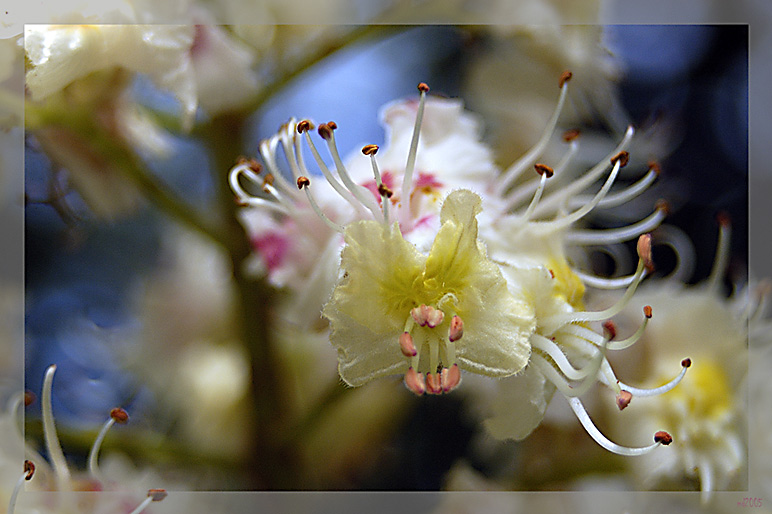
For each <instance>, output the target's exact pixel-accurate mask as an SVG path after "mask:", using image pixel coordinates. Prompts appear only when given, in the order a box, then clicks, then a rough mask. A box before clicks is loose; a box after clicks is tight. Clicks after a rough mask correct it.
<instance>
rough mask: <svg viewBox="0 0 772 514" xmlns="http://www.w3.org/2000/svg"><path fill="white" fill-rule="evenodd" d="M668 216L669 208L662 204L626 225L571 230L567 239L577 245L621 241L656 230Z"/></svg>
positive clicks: (567, 234)
mask: <svg viewBox="0 0 772 514" xmlns="http://www.w3.org/2000/svg"><path fill="white" fill-rule="evenodd" d="M666 217H667V209H666V208H664V206H660V207H658V208H657V209H656V210H655V211H654V212H653V213H651V214H650V215H649V216H647V217H646V218H644V219H642V220H640V221H638V222H636V223H632V224H630V225H627V226H624V227H620V228H609V229H601V230H598V229H591V230H569V231H568V232H567V233H566V241H567V242H569V243H571V244H575V245H600V244H611V243H621V242H622V241H629V240H630V239H633V238H634V237H637V236H640V235H641V234H644V233H646V232H650V231H652V230H654V229H655V228H657V227H658V226H659V224H660V223H662V221H663V220H664V219H665V218H666Z"/></svg>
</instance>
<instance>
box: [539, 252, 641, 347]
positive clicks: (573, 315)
mask: <svg viewBox="0 0 772 514" xmlns="http://www.w3.org/2000/svg"><path fill="white" fill-rule="evenodd" d="M645 271H646V270H645V266H644V262H643V260H642V259H639V260H638V269H636V271H635V275H634V279H633V282H632V283H631V284H630V286H629V287H628V288H627V290H626V291H625V293H624V295H622V298H620V299H619V300H618V301H617V302H616V303H615V304H614V305H612V306H611V307H609V308H608V309H604V310H602V311H595V312H587V311H578V312H566V313H560V314H555V315H553V316H549V317H547V318H546V319H545V320H544V321H543V322H542V326H543V327H544V333H545V335H549V334H551V333H552V332H554V331H555V330H557V328H559V327H561V326H563V325H567V324H569V323H577V322H580V321H602V320H604V319H607V318H611V317H613V316H615V315H616V314H619V312H620V311H621V310H622V309H624V307H625V306H626V305H627V303H628V302H629V301H630V299H631V298H632V297H633V294H635V290H636V289H637V288H638V284H640V283H641V280H643V277H644V276H645V275H646V273H645ZM549 328H552V330H549Z"/></svg>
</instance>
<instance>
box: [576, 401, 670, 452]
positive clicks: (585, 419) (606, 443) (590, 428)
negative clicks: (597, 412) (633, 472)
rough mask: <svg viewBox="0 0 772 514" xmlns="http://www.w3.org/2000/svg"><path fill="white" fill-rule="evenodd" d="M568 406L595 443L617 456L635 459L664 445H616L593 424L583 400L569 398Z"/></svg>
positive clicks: (657, 443) (656, 443) (658, 443)
mask: <svg viewBox="0 0 772 514" xmlns="http://www.w3.org/2000/svg"><path fill="white" fill-rule="evenodd" d="M567 400H568V404H569V405H570V406H571V408H572V409H573V411H574V414H576V417H577V418H578V419H579V422H580V423H581V424H582V426H583V427H584V429H585V430H586V431H587V433H588V434H590V437H592V438H593V439H595V442H596V443H598V444H599V445H601V446H602V447H603V448H605V449H606V450H608V451H610V452H612V453H616V454H617V455H625V456H628V457H634V456H637V455H644V454H646V453H649V452H650V451H652V450H653V449H655V448H657V447H658V446H660V445H661V444H662V443H660V442H655V443H654V444H652V445H650V446H644V447H641V448H630V447H627V446H621V445H619V444H617V443H614V442H612V441H610V440H609V439H608V438H606V436H604V435H603V434H602V433H601V432H600V430H598V427H596V426H595V423H593V422H592V420H591V419H590V416H589V415H588V414H587V411H586V410H585V409H584V405H582V402H581V400H579V398H567Z"/></svg>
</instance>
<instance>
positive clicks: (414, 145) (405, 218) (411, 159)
mask: <svg viewBox="0 0 772 514" xmlns="http://www.w3.org/2000/svg"><path fill="white" fill-rule="evenodd" d="M419 90H420V91H421V95H420V97H419V99H418V109H417V111H416V115H415V124H414V125H413V138H412V139H411V140H410V151H408V154H407V162H406V163H405V174H404V175H403V176H402V193H401V199H402V205H401V207H400V211H399V222H400V225H402V226H404V227H406V228H411V227H409V221H410V189H411V188H412V187H413V171H414V169H415V159H416V154H417V153H418V139H419V137H420V135H421V123H423V119H424V106H425V104H426V91H424V90H422V89H420V88H419Z"/></svg>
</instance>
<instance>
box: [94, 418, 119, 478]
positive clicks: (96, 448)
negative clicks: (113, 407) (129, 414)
mask: <svg viewBox="0 0 772 514" xmlns="http://www.w3.org/2000/svg"><path fill="white" fill-rule="evenodd" d="M114 424H115V419H114V418H113V417H112V416H111V417H110V419H108V420H107V421H106V422H105V424H104V425H102V430H100V431H99V435H97V437H96V439H95V440H94V444H93V445H92V446H91V451H90V452H89V454H88V470H89V473H91V476H92V477H93V478H94V479H95V480H98V481H99V482H104V480H103V478H102V472H101V471H100V469H99V463H98V459H99V449H100V448H101V447H102V441H104V439H105V436H106V435H107V431H108V430H110V427H112V426H113V425H114Z"/></svg>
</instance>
